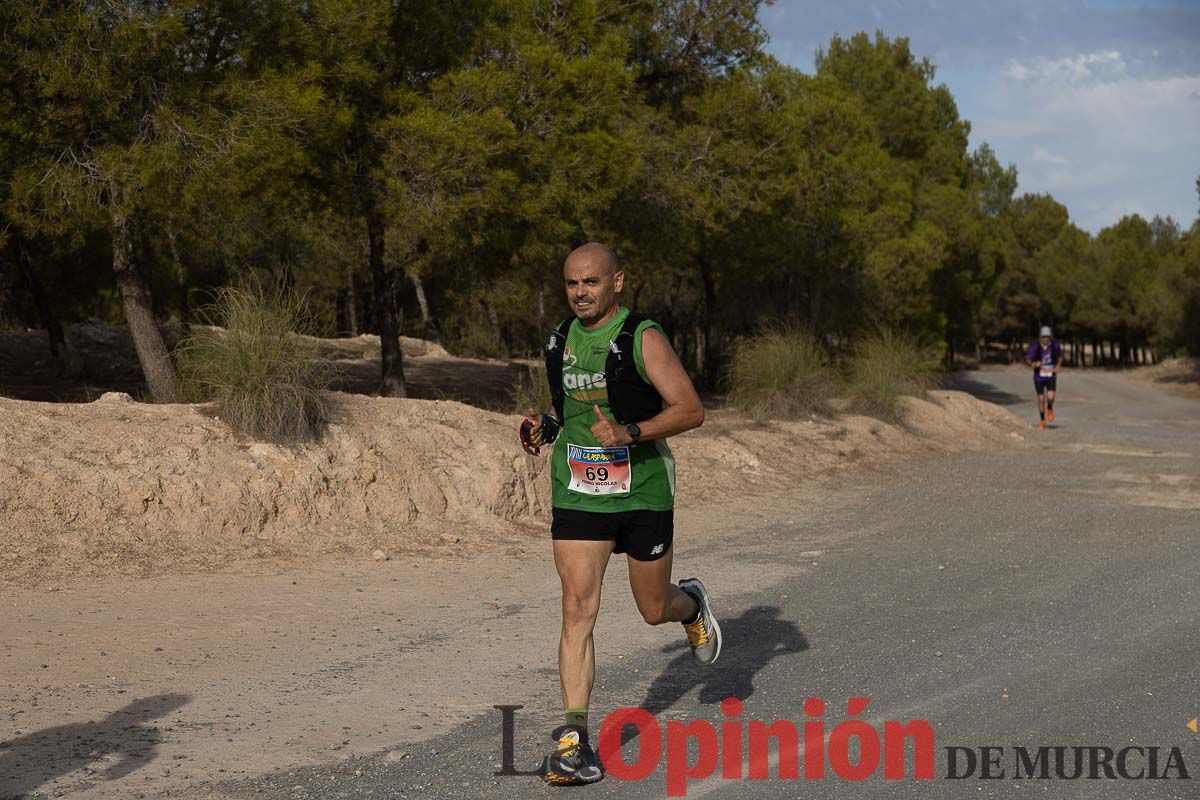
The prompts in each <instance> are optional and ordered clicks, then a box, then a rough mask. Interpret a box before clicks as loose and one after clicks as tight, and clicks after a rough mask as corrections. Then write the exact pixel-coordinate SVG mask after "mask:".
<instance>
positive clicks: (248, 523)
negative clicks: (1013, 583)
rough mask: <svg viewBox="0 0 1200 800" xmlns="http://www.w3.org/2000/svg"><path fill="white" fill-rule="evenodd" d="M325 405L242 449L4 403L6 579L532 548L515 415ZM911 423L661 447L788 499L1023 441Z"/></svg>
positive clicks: (147, 425) (727, 435) (202, 429)
mask: <svg viewBox="0 0 1200 800" xmlns="http://www.w3.org/2000/svg"><path fill="white" fill-rule="evenodd" d="M337 397H338V401H337V409H338V410H337V413H336V420H335V422H334V424H333V425H332V426H331V428H330V430H329V432H328V435H327V437H326V438H325V440H324V441H323V442H321V443H320V444H316V445H308V446H304V447H299V448H294V449H289V448H283V447H278V446H274V445H268V444H262V443H257V442H252V441H246V440H243V439H240V438H239V437H237V436H235V435H233V434H232V433H231V432H230V430H229V429H228V428H227V427H226V426H225V424H224V423H223V422H221V421H220V420H219V419H215V418H213V416H211V412H209V411H208V409H206V408H204V407H199V406H189V405H169V406H159V405H148V404H140V403H133V402H130V401H129V400H128V398H126V397H124V396H123V395H108V396H106V397H105V398H103V399H101V400H98V401H96V402H93V403H88V404H61V403H34V402H26V401H20V400H9V399H3V398H0V520H2V521H3V522H2V529H0V580H3V581H12V582H16V583H19V584H24V585H35V584H39V583H44V582H47V581H50V582H53V581H60V580H64V579H69V578H72V577H99V576H104V575H138V576H146V575H153V574H160V573H167V572H197V571H209V570H215V569H222V568H226V569H227V568H234V569H255V568H256V566H273V565H275V564H277V563H278V562H279V561H280V560H284V561H292V560H297V559H303V558H310V557H314V556H327V555H344V556H354V557H364V558H370V557H371V554H372V552H373V551H374V550H376V549H382V550H384V551H386V552H387V553H389V554H399V553H414V552H427V553H443V554H453V553H459V554H461V553H465V552H472V551H478V550H482V549H486V548H490V547H496V546H497V545H498V544H500V543H503V542H504V541H505V540H509V541H511V540H512V538H513V537H530V536H542V535H544V530H545V524H546V522H547V519H548V516H549V476H548V474H547V467H548V461H547V459H546V458H533V457H531V456H527V455H526V454H525V453H524V452H522V451H521V449H520V447H519V446H518V444H517V440H516V433H515V431H516V427H517V424H518V422H519V418H517V417H514V416H511V415H505V414H498V413H494V412H490V411H484V410H481V409H478V408H474V407H471V406H466V405H463V404H460V403H456V402H449V401H431V400H391V399H381V398H370V397H362V396H355V395H343V394H339V395H337ZM906 408H907V415H906V418H907V420H908V421H907V422H906V423H905V425H903V426H897V425H889V424H885V423H883V422H880V421H878V420H874V419H869V418H866V417H856V416H846V417H840V418H836V419H810V420H807V421H798V422H772V423H766V424H757V423H752V422H749V421H747V420H745V419H743V418H741V417H739V416H737V415H736V414H733V413H731V412H714V413H711V414H710V415H709V421H708V422H707V423H706V424H705V426H704V427H703V428H701V429H700V430H698V431H695V432H691V433H689V434H687V435H684V436H681V437H678V439H676V440H674V441H673V448H674V450H675V453H676V456H677V458H678V461H679V482H680V501H681V503H691V504H699V505H705V504H710V503H713V504H716V503H720V502H721V500H722V498H726V497H730V496H734V495H743V496H744V495H746V494H755V493H779V492H785V491H787V489H788V487H789V486H793V485H795V484H796V482H798V481H804V480H806V479H808V478H810V477H812V476H814V475H816V474H819V473H821V472H825V471H829V470H834V469H841V468H845V467H848V466H852V465H862V464H867V465H870V464H878V463H882V462H884V461H887V460H890V459H892V458H895V457H896V456H899V455H902V454H905V453H912V452H915V451H920V450H926V451H928V450H930V449H933V450H941V451H949V450H961V449H971V448H977V447H982V446H988V445H993V444H995V443H996V442H997V441H1000V440H1004V441H1012V439H1013V438H1015V437H1018V436H1019V434H1018V433H1017V431H1019V430H1022V429H1024V425H1023V424H1022V423H1020V422H1019V421H1017V420H1016V419H1015V418H1014V417H1013V416H1012V415H1011V414H1009V413H1008V412H1007V411H1004V410H1002V409H1000V408H998V407H996V406H993V405H990V404H987V403H982V402H980V401H977V400H975V399H974V398H972V397H970V396H969V395H966V394H963V393H960V392H943V391H939V392H934V393H932V394H931V395H930V399H929V400H916V399H909V400H907V401H906Z"/></svg>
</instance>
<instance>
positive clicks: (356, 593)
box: [0, 392, 1027, 800]
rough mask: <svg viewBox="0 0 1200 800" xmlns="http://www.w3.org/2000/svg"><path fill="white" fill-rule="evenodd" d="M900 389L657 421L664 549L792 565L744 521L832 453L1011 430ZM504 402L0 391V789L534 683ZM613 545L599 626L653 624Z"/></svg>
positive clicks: (404, 744)
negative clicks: (798, 410) (34, 396)
mask: <svg viewBox="0 0 1200 800" xmlns="http://www.w3.org/2000/svg"><path fill="white" fill-rule="evenodd" d="M906 406H907V420H908V422H907V423H906V426H905V427H899V426H893V425H887V424H884V423H881V422H879V421H877V420H874V419H869V418H865V417H853V416H850V417H844V418H839V419H835V420H828V419H811V420H808V421H800V422H792V423H770V424H755V423H750V422H747V421H746V420H743V419H741V418H739V417H738V416H736V415H734V414H731V413H727V412H718V413H713V414H712V415H710V418H709V422H707V423H706V424H705V426H704V428H702V429H701V430H700V431H696V432H693V433H691V434H688V435H685V436H682V437H679V439H678V441H676V442H675V443H674V445H673V446H674V449H675V452H676V455H677V457H678V459H679V462H680V485H681V494H680V506H681V511H680V514H679V519H678V523H677V528H678V530H679V534H678V536H677V541H679V542H681V543H690V544H694V545H696V547H692V548H689V547H682V548H681V550H680V557H679V558H678V559H677V561H676V572H677V574H681V575H682V574H685V573H689V572H691V571H696V572H701V571H705V570H704V564H702V563H698V557H697V556H696V555H695V553H696V550H697V549H698V548H699V547H700V546H703V544H704V543H705V542H711V541H713V540H714V539H715V538H717V537H722V536H725V537H729V536H732V535H734V534H737V535H738V537H739V538H738V539H737V541H738V546H739V548H740V549H739V559H738V560H737V563H736V564H733V563H731V564H728V565H723V567H722V570H721V571H720V575H719V577H718V578H716V580H715V582H714V585H712V586H710V589H712V590H713V591H714V592H717V593H721V592H725V593H729V592H735V591H737V590H738V589H739V588H740V587H745V586H751V585H765V584H768V583H770V582H772V581H773V580H775V579H777V578H778V577H779V576H781V575H783V574H784V573H787V572H792V573H794V572H795V571H796V570H797V568H798V565H800V566H799V568H803V569H807V568H808V567H807V564H808V563H809V561H810V560H811V562H812V563H813V565H814V568H815V564H816V563H817V562H818V560H819V558H820V555H821V553H822V551H823V548H824V547H826V546H828V545H829V543H827V542H820V541H816V540H815V539H814V540H813V541H812V542H811V543H807V544H806V547H805V549H804V550H803V551H801V552H796V553H790V554H788V556H787V557H785V558H784V559H782V560H781V558H780V554H779V553H778V552H776V551H774V550H771V549H770V547H769V540H770V533H769V531H770V530H771V529H772V526H778V525H781V524H782V525H787V524H789V523H790V522H791V520H790V519H789V515H793V514H795V512H794V511H791V509H798V508H802V509H804V510H805V512H806V513H837V509H836V503H837V502H838V500H837V498H838V494H837V491H836V489H837V486H836V484H837V483H838V482H839V476H841V475H844V474H845V473H846V472H847V471H851V470H853V471H855V472H858V471H864V470H865V471H880V470H890V469H894V468H895V467H896V466H898V465H900V464H902V463H903V461H904V459H907V458H912V457H922V456H924V457H928V456H930V455H934V454H937V453H944V452H952V451H958V450H964V449H979V448H994V447H1001V446H1005V445H1007V444H1020V439H1021V437H1022V434H1021V431H1023V430H1027V428H1026V426H1024V425H1023V424H1021V423H1020V422H1018V421H1017V420H1015V418H1013V417H1012V415H1011V414H1009V413H1008V412H1006V411H1004V410H1002V409H1000V408H998V407H996V406H992V405H989V404H986V403H980V402H979V401H977V400H975V399H973V398H971V397H970V396H968V395H965V394H962V393H959V392H935V393H932V394H931V396H930V400H928V401H926V400H907V401H906ZM418 423H419V424H418ZM516 423H517V418H515V417H511V416H507V415H501V414H495V413H492V412H487V411H481V410H479V409H475V408H471V407H468V406H463V405H460V404H457V403H450V402H433V401H421V400H378V399H371V398H362V397H352V398H351V397H348V398H346V405H345V407H344V413H343V416H342V417H341V422H339V424H338V428H337V430H336V431H335V432H334V434H333V436H332V437H331V438H330V440H329V441H328V442H326V443H324V444H322V445H320V446H314V447H310V448H302V449H299V450H294V451H293V450H286V449H283V448H274V447H269V446H265V445H259V444H249V443H245V442H239V441H238V440H237V439H236V438H234V437H233V436H231V435H230V434H229V433H228V432H226V431H225V430H224V429H223V427H222V426H221V425H220V423H219V422H218V421H216V420H213V419H211V418H210V417H208V416H206V415H205V414H204V413H202V410H200V409H197V408H194V407H189V406H174V407H161V406H142V405H137V404H129V403H122V402H119V401H116V402H115V401H112V400H111V399H110V400H109V401H106V402H101V403H94V404H90V405H84V406H62V405H44V404H33V403H26V402H20V401H8V400H0V454H3V457H2V458H0V470H3V471H4V474H3V475H2V476H0V487H2V488H0V510H2V511H3V515H4V516H3V518H4V519H5V520H6V523H5V524H6V530H5V538H4V542H5V543H4V549H5V551H6V552H4V553H3V555H2V556H0V575H3V577H4V579H5V581H6V582H7V583H8V587H7V588H6V589H5V592H4V605H5V610H6V613H5V614H3V615H0V642H2V644H0V651H2V655H0V662H2V663H3V665H4V670H3V671H4V675H5V680H4V682H3V686H2V688H0V708H3V709H4V710H3V712H2V713H0V740H3V741H4V742H5V745H4V746H3V748H0V787H3V791H0V797H3V796H4V795H5V793H8V794H16V793H20V792H22V791H32V790H33V789H34V788H35V787H36V789H37V791H40V792H44V793H46V794H47V795H48V796H59V795H60V794H64V793H69V794H70V796H72V797H78V798H81V800H89V799H90V798H115V797H121V798H125V797H134V798H136V797H141V796H144V797H154V798H157V797H162V796H164V795H165V794H166V793H168V792H171V793H178V792H179V791H180V790H183V789H186V788H187V787H189V786H195V785H196V784H197V783H201V782H204V781H212V780H219V779H222V778H225V777H235V776H237V775H240V774H255V773H258V772H262V771H265V770H271V769H278V768H287V767H290V766H296V765H300V764H313V763H323V762H329V761H336V760H340V759H345V758H347V757H348V756H350V755H352V754H365V753H370V752H378V751H379V750H381V749H385V748H393V750H394V757H395V758H399V759H402V758H403V757H404V755H403V754H404V752H405V748H411V747H414V746H419V744H420V743H421V742H422V741H425V740H427V739H428V738H430V737H432V736H434V735H436V734H438V733H440V732H442V731H444V730H446V729H448V728H449V727H451V726H453V725H455V724H456V723H458V722H461V721H462V720H463V719H464V718H466V717H468V716H471V715H473V714H478V713H480V711H481V710H483V709H487V708H489V707H490V706H491V705H492V704H493V703H497V702H507V701H510V700H512V699H513V698H510V697H509V696H508V695H509V694H511V689H505V688H504V687H512V686H525V687H528V688H527V689H525V690H523V692H524V694H523V696H521V697H519V698H516V702H519V703H530V704H537V705H540V706H541V707H546V708H553V707H554V706H555V703H556V700H555V698H554V693H555V691H556V688H555V687H556V681H555V679H554V671H553V664H552V663H551V661H550V659H548V658H547V657H545V654H547V653H553V650H554V647H555V641H556V639H557V630H556V629H555V626H554V625H553V624H550V623H548V622H547V620H553V619H555V618H556V616H557V602H558V601H557V588H558V587H557V578H556V576H555V575H554V571H553V567H552V565H551V563H550V561H549V559H548V557H547V556H548V552H547V551H548V542H547V536H546V533H545V521H546V514H547V513H548V508H547V486H546V483H547V480H548V479H547V476H546V475H545V461H544V459H533V458H530V457H527V456H525V455H524V454H523V453H521V452H520V450H519V448H518V447H517V445H516V443H515V436H514V434H513V431H514V430H515V426H516ZM435 434H436V435H435ZM748 530H752V531H757V533H755V534H754V535H753V536H747V535H746V531H748ZM376 547H379V548H384V549H387V551H388V552H389V554H390V555H391V558H390V560H388V561H385V562H378V563H377V562H373V561H372V560H371V556H370V553H371V551H372V550H373V549H374V548H376ZM759 550H761V551H762V552H761V553H760V554H759V555H755V553H757V552H758V551H759ZM624 571H625V570H624V564H623V562H622V561H621V560H619V559H618V560H614V562H613V565H612V568H611V570H610V574H609V578H608V581H609V586H610V587H611V588H610V591H609V594H608V595H607V597H606V601H605V606H604V611H603V613H602V616H601V620H600V626H599V636H600V640H601V641H605V642H618V641H619V642H620V646H621V647H622V648H631V647H641V646H650V645H654V644H661V643H662V641H664V638H663V637H664V636H665V635H666V634H664V632H663V631H662V630H660V629H654V628H650V627H648V626H639V625H630V624H629V620H630V619H636V610H635V609H634V608H633V605H632V602H631V600H630V598H629V596H628V592H626V591H623V590H621V588H620V587H621V585H622V583H624V581H625V577H624ZM709 571H711V568H710V570H709ZM705 572H706V574H707V572H708V571H705ZM179 573H193V574H190V575H188V574H182V575H181V574H179ZM196 573H206V574H196ZM16 584H20V585H19V586H18V585H16ZM617 629H619V631H620V636H615V635H613V634H615V632H616V631H617ZM672 641H673V639H672ZM601 656H602V657H608V658H611V657H615V655H614V654H613V653H607V654H601ZM348 769H349V767H348Z"/></svg>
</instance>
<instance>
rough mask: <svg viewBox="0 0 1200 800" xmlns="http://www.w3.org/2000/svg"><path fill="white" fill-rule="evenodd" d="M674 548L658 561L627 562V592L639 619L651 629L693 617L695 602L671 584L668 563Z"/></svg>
mask: <svg viewBox="0 0 1200 800" xmlns="http://www.w3.org/2000/svg"><path fill="white" fill-rule="evenodd" d="M674 553H675V548H674V546H672V547H669V548H667V552H666V553H665V554H664V555H663V557H662V558H660V559H658V560H657V561H638V560H637V559H635V558H629V559H628V560H629V588H630V589H632V590H633V599H634V601H635V602H636V603H637V607H638V611H640V612H642V619H644V620H646V622H647V623H648V624H650V625H662V624H663V623H665V622H683V621H684V620H685V619H691V618H692V617H694V616H695V615H696V601H695V600H693V599H692V596H691V595H689V594H688V593H687V592H685V591H683V590H682V589H680V588H679V587H678V586H676V585H675V584H673V583H671V561H672V556H673V555H674Z"/></svg>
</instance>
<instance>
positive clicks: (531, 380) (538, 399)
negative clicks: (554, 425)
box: [512, 364, 554, 414]
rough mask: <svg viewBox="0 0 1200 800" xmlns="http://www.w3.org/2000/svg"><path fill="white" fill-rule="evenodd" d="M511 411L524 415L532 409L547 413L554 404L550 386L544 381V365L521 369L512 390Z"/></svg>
mask: <svg viewBox="0 0 1200 800" xmlns="http://www.w3.org/2000/svg"><path fill="white" fill-rule="evenodd" d="M512 403H513V411H515V412H516V413H518V414H524V413H525V412H526V411H528V410H529V409H530V407H533V408H535V409H537V410H538V411H542V412H549V411H550V408H551V407H552V405H553V403H554V398H552V397H551V396H550V384H549V383H548V382H547V381H546V365H545V364H535V365H531V366H526V367H524V368H522V369H521V371H520V373H519V374H518V376H517V380H516V382H515V383H514V384H513V389H512Z"/></svg>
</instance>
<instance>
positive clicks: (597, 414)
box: [522, 243, 721, 785]
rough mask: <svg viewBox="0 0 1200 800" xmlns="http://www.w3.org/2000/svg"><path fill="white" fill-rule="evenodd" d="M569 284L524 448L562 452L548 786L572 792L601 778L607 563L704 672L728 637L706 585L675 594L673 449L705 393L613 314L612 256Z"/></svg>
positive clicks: (580, 252)
mask: <svg viewBox="0 0 1200 800" xmlns="http://www.w3.org/2000/svg"><path fill="white" fill-rule="evenodd" d="M563 280H564V283H565V286H566V293H567V302H568V304H569V305H570V307H571V310H572V311H573V312H574V316H573V317H569V318H567V319H566V320H564V321H563V322H562V323H561V324H560V325H559V326H558V328H557V329H556V330H555V331H554V332H553V333H552V334H551V335H550V339H549V343H548V344H547V346H546V372H547V378H548V379H549V381H550V390H551V395H552V396H553V397H554V405H555V408H554V409H553V411H552V412H547V413H538V412H536V411H535V410H534V409H530V410H529V420H527V421H526V423H525V424H524V425H523V432H522V440H523V443H524V444H525V445H526V449H527V450H530V451H531V452H536V451H537V449H538V448H540V447H541V446H542V445H544V444H550V443H552V442H554V453H553V456H552V465H551V483H552V490H553V491H552V495H553V506H554V510H553V521H552V523H551V539H552V542H553V548H554V565H555V567H556V568H557V570H558V576H559V579H560V581H561V583H562V635H561V637H560V639H559V645H558V673H559V679H560V681H561V684H562V698H563V709H564V714H565V724H564V725H562V726H561V727H559V728H557V729H555V731H554V732H553V733H552V734H551V735H552V738H553V739H554V740H555V741H556V742H557V744H556V746H555V748H554V750H553V752H551V753H550V755H548V756H546V758H545V760H544V761H543V763H542V769H541V774H542V777H543V779H544V780H545V781H546V782H547V783H551V784H557V785H577V784H584V783H595V782H596V781H598V780H600V779H601V778H603V777H604V773H603V770H602V768H601V765H600V762H599V759H598V758H597V757H596V755H595V752H594V751H593V750H592V747H591V745H590V744H589V742H588V704H589V702H590V699H591V694H592V687H593V685H594V684H595V679H596V655H595V648H594V645H593V640H592V632H593V629H594V628H595V625H596V616H597V614H598V613H599V611H600V587H601V583H602V582H603V580H604V571H605V568H606V567H607V566H608V562H609V558H610V557H611V556H612V554H613V553H625V556H626V559H627V561H628V565H629V584H630V588H631V589H632V590H633V597H634V600H635V601H636V602H637V607H638V611H640V612H641V614H642V619H644V620H645V621H646V623H647V624H650V625H662V624H663V623H666V622H679V623H682V625H683V628H684V631H685V632H686V634H687V638H688V643H689V644H690V645H691V648H692V654H693V655H694V656H695V658H696V660H697V661H699V662H700V663H702V664H711V663H713V662H714V661H716V660H717V656H718V655H720V652H721V628H720V626H719V625H718V624H717V620H716V618H715V617H714V616H713V613H712V609H711V608H710V607H709V601H708V595H707V593H706V592H705V591H704V585H703V584H701V583H700V581H698V580H696V579H694V578H689V579H686V580H682V581H680V582H679V584H678V585H676V584H674V583H672V582H671V560H672V556H673V554H674V548H673V539H674V518H673V514H674V511H673V509H674V502H675V459H674V457H673V456H672V455H671V450H670V448H669V447H668V446H667V442H666V439H667V437H668V436H674V435H676V434H680V433H683V432H684V431H687V430H691V429H692V428H696V427H699V426H700V425H701V424H702V423H703V422H704V408H703V407H702V406H701V405H700V398H699V396H697V394H696V389H695V387H693V386H692V381H691V379H690V378H689V377H688V375H687V373H686V372H685V371H684V369H683V365H682V364H680V363H679V359H678V358H677V357H676V355H675V352H674V351H673V350H672V349H671V345H670V344H669V343H668V341H667V337H666V335H665V334H664V333H663V330H662V328H661V327H660V326H659V325H658V324H657V323H655V322H653V321H651V320H649V319H646V318H644V317H640V316H638V315H632V314H631V312H630V311H629V310H628V309H627V308H624V307H623V306H621V305H620V303H619V302H618V295H620V293H621V290H622V289H623V288H624V284H625V275H624V273H623V272H622V271H621V268H620V266H619V265H618V263H617V257H616V254H615V253H613V251H612V250H610V249H609V248H607V247H605V246H604V245H602V244H597V243H591V244H585V245H583V246H582V247H579V248H577V249H575V250H574V251H572V252H571V254H570V255H569V256H567V259H566V262H565V263H564V264H563ZM560 431H561V432H560ZM556 440H557V441H556Z"/></svg>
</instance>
